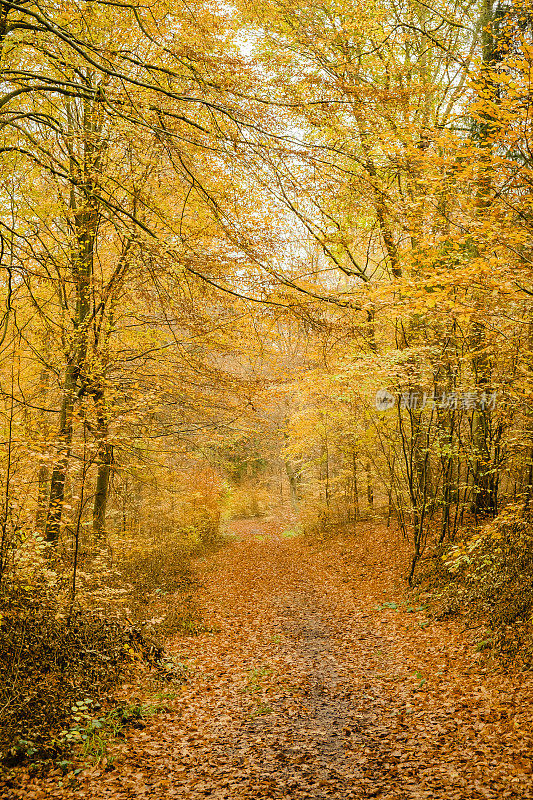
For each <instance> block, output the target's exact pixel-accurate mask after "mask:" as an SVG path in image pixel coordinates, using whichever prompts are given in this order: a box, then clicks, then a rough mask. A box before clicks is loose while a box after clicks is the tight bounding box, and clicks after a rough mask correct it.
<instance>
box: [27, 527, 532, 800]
mask: <svg viewBox="0 0 533 800" xmlns="http://www.w3.org/2000/svg"><path fill="white" fill-rule="evenodd" d="M251 525H252V523H248V524H245V523H242V525H241V526H240V528H239V525H237V529H238V530H237V531H235V530H234V532H236V533H237V538H236V540H235V541H234V543H233V544H232V545H231V546H229V547H227V548H224V549H223V550H221V551H220V552H218V553H216V554H215V555H214V556H212V557H209V558H207V559H205V561H203V562H201V563H200V564H199V565H198V569H199V574H200V578H201V580H202V583H203V586H204V588H203V598H202V600H203V604H204V608H205V613H206V620H207V622H208V624H209V626H210V630H207V631H205V632H203V633H201V634H200V635H198V636H194V637H189V638H187V639H186V640H183V639H177V640H176V641H175V642H174V643H173V644H171V645H170V647H171V648H173V649H174V652H175V654H176V657H177V658H179V659H180V660H185V661H186V662H187V663H188V664H189V665H190V667H191V673H190V678H189V680H188V681H187V683H186V684H185V685H184V686H183V687H182V689H181V690H180V691H179V692H178V695H177V697H176V699H175V700H174V701H173V703H172V706H171V708H169V710H168V712H167V713H165V714H162V715H157V716H155V717H154V718H153V719H151V720H149V721H148V724H147V726H146V727H145V728H144V730H141V731H136V730H128V731H127V734H126V739H125V740H124V741H123V742H122V744H120V745H117V747H116V748H115V756H116V761H115V763H114V766H113V769H111V770H108V771H104V770H103V769H101V768H100V769H96V770H91V771H89V773H88V774H86V776H85V779H84V780H81V781H80V784H79V786H78V787H77V788H71V789H70V790H69V792H68V793H67V794H66V796H68V797H90V798H104V797H114V798H132V797H151V798H167V797H168V798H171V797H179V798H191V799H193V800H199V799H200V798H228V799H230V798H231V799H232V800H233V799H234V800H237V799H238V800H249V799H251V798H286V799H287V800H288V799H289V798H291V800H300V798H339V800H340V798H367V797H375V798H382V800H385V799H386V800H404V799H405V800H411V798H412V799H413V800H415V799H418V798H461V800H466V798H498V799H499V798H508V797H509V798H522V799H524V798H533V786H532V774H531V756H532V753H533V749H532V742H533V738H532V730H531V709H532V705H531V700H532V696H533V689H532V687H533V681H532V679H531V678H530V677H527V676H526V675H524V674H521V675H519V676H514V677H512V676H506V675H505V674H503V673H501V672H500V673H488V672H483V671H481V668H480V664H479V658H480V656H479V654H477V653H476V652H475V649H474V648H473V646H472V641H471V640H467V639H465V637H464V635H463V634H462V629H461V626H460V624H458V623H457V622H453V621H442V622H435V621H431V622H430V623H429V624H427V622H428V619H427V617H426V615H425V613H424V611H423V610H418V606H414V607H406V606H402V605H401V596H402V590H401V585H402V584H401V579H400V574H401V571H402V568H403V565H402V563H401V560H400V557H399V555H398V553H400V551H401V547H400V546H399V542H397V541H395V540H394V537H393V536H392V537H391V535H390V532H389V533H387V534H386V532H385V531H384V530H383V529H381V528H377V527H373V526H371V525H361V526H360V529H359V532H358V535H357V536H356V537H348V536H347V537H345V538H344V540H342V539H336V540H334V541H331V542H329V543H328V544H326V545H323V546H314V547H313V546H310V545H309V544H307V543H305V541H304V540H303V539H301V538H284V537H283V535H281V533H282V532H280V531H279V530H274V531H269V530H265V529H262V531H261V532H260V533H259V534H258V533H257V530H255V528H254V529H250V526H251ZM384 602H388V603H391V604H393V605H394V604H395V603H397V604H398V606H399V608H398V609H394V608H391V607H385V608H383V607H382V604H383V603H384ZM380 606H381V608H380V609H379V610H378V607H380ZM409 608H413V610H409ZM28 796H30V795H28ZM35 796H37V795H35ZM47 796H54V793H53V792H52V794H51V795H50V793H47ZM58 796H63V797H64V796H65V794H64V793H63V794H58Z"/></svg>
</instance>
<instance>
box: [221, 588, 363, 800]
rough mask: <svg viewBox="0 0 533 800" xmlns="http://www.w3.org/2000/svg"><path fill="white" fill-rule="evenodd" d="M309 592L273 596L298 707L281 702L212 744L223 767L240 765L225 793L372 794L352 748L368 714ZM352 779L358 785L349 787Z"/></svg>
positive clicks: (287, 795)
mask: <svg viewBox="0 0 533 800" xmlns="http://www.w3.org/2000/svg"><path fill="white" fill-rule="evenodd" d="M313 600H314V598H312V597H311V596H310V595H309V594H293V595H290V596H288V597H285V598H277V599H274V606H275V607H276V610H277V611H278V614H279V617H280V621H281V622H282V626H283V629H284V632H285V636H286V645H287V650H288V651H289V652H288V653H287V655H288V657H289V660H290V661H291V662H292V664H293V665H294V674H295V675H298V676H303V679H302V678H300V681H299V686H298V691H299V693H300V694H301V697H302V703H301V709H300V710H299V711H298V713H295V714H292V715H288V714H287V710H286V708H284V704H283V701H278V702H274V703H273V704H272V706H271V709H269V710H268V712H267V713H265V714H261V715H258V716H257V717H255V718H254V719H253V720H250V721H248V722H246V723H245V724H243V726H242V727H241V730H240V732H239V733H240V735H239V736H238V740H237V741H236V742H235V743H234V744H233V745H232V746H231V747H229V748H228V747H227V746H222V747H220V748H218V758H219V759H221V762H222V763H224V764H225V769H228V768H229V769H230V770H231V769H234V770H236V771H240V770H242V769H243V768H244V769H245V770H246V772H247V775H246V777H244V776H243V777H242V779H241V780H240V781H238V782H237V783H234V784H233V785H232V790H231V791H232V794H231V795H229V796H231V797H241V796H242V797H244V796H246V797H256V796H257V797H272V798H295V800H297V799H298V798H317V800H318V799H319V798H337V797H338V798H350V797H361V796H364V797H371V796H372V795H373V792H372V789H371V787H369V788H368V790H366V789H365V788H364V787H363V785H362V784H361V780H363V781H364V780H365V779H364V777H363V772H362V770H361V768H360V767H359V765H358V759H357V755H356V751H359V750H360V747H361V745H362V737H361V732H362V731H363V730H364V727H365V723H366V720H367V717H368V701H369V698H363V699H362V700H363V704H364V705H366V712H367V713H365V710H364V708H363V707H362V705H361V704H360V703H358V702H357V699H356V698H354V695H353V691H352V689H350V687H349V685H348V684H347V683H346V681H344V680H343V677H342V674H341V672H340V671H339V665H338V663H337V661H336V659H335V656H334V655H333V642H332V632H331V629H330V626H329V625H328V624H327V623H326V622H325V621H324V618H323V617H322V615H321V614H320V613H319V612H318V611H317V610H316V606H315V603H314V602H313ZM356 784H359V785H358V786H357V788H356Z"/></svg>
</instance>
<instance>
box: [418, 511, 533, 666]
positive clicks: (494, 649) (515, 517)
mask: <svg viewBox="0 0 533 800" xmlns="http://www.w3.org/2000/svg"><path fill="white" fill-rule="evenodd" d="M531 522H532V521H531V519H530V518H529V517H527V516H524V515H523V513H521V511H520V509H517V508H515V507H509V508H507V509H506V510H505V511H504V512H502V513H501V514H500V515H499V516H498V517H497V518H496V519H495V520H493V521H492V522H491V523H490V524H487V525H485V526H484V527H482V528H481V529H478V530H470V531H469V532H468V533H466V534H464V535H463V538H462V540H461V541H459V542H455V543H454V544H452V545H450V546H448V547H447V548H445V549H443V550H441V551H440V552H438V553H437V554H436V555H435V557H434V559H433V561H432V566H431V569H430V570H428V571H427V572H426V574H425V575H420V576H419V582H424V583H428V582H429V583H431V584H432V585H433V598H434V602H435V609H434V612H435V615H436V616H437V617H440V618H445V617H447V616H454V615H457V614H462V615H464V616H465V618H466V620H467V625H468V626H469V627H471V628H475V629H478V630H482V631H483V633H482V636H481V638H480V639H479V641H478V643H477V647H476V649H478V650H479V651H482V650H483V651H486V652H487V654H491V655H493V656H496V657H498V659H500V660H501V661H502V662H503V663H504V664H505V665H508V666H510V665H513V666H515V667H519V668H520V667H521V668H523V669H531V668H533V527H532V524H531Z"/></svg>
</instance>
